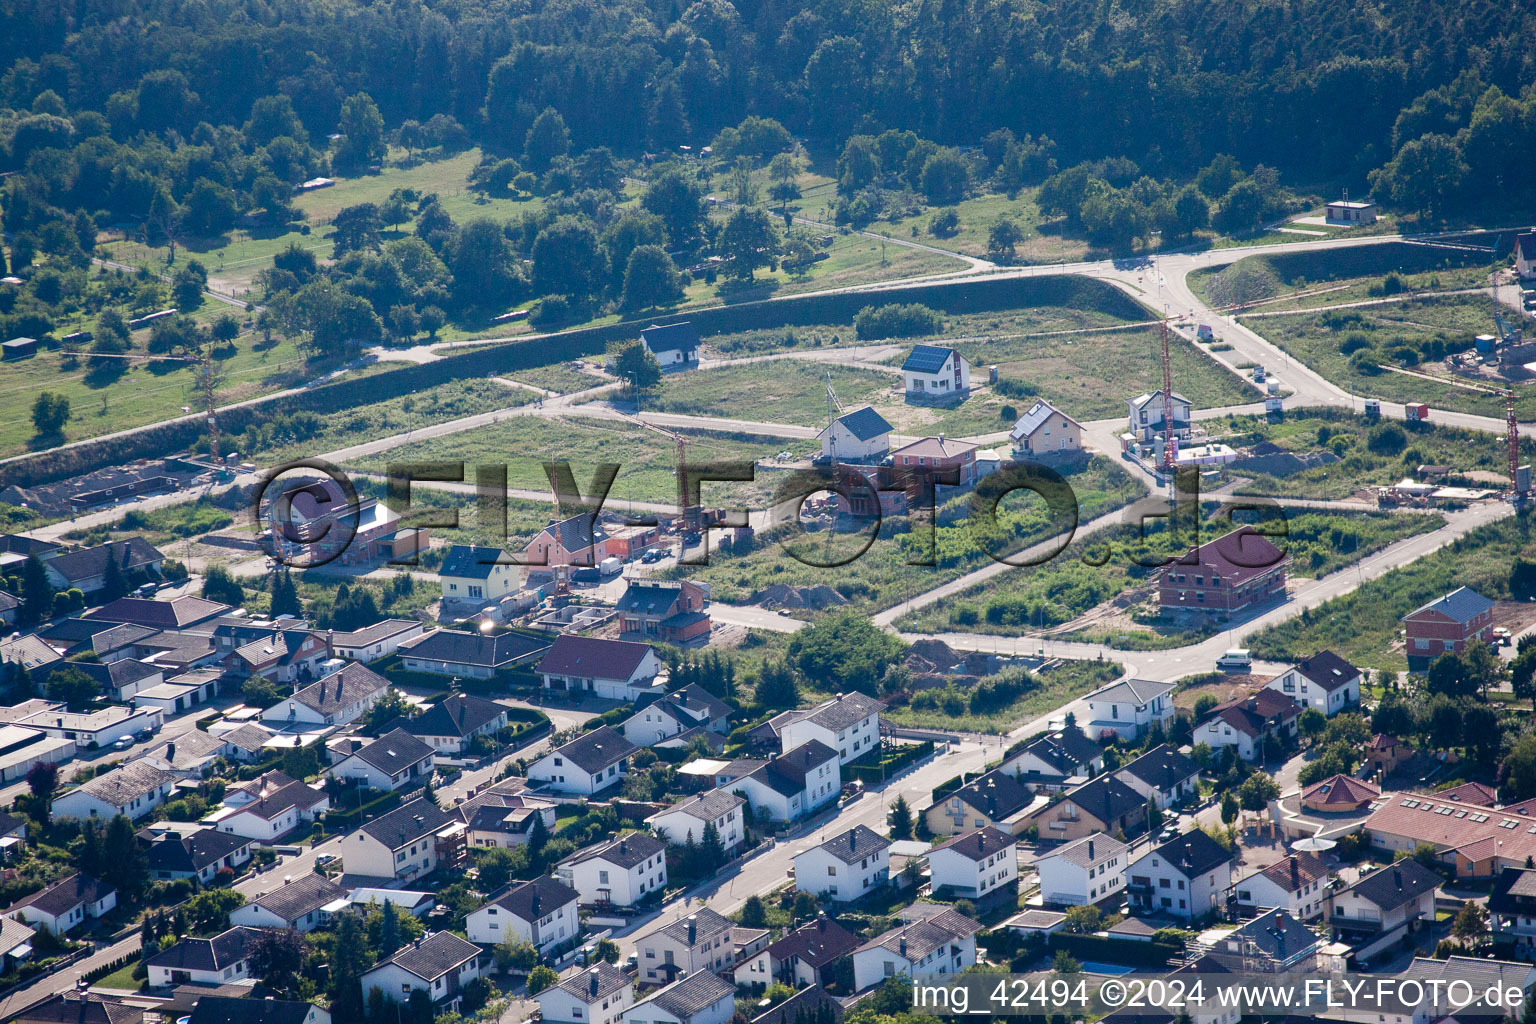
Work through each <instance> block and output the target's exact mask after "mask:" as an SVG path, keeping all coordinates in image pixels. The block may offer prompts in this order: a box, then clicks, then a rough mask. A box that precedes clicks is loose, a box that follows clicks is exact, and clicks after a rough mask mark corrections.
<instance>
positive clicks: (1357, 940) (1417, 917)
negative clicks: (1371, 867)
mask: <svg viewBox="0 0 1536 1024" xmlns="http://www.w3.org/2000/svg"><path fill="white" fill-rule="evenodd" d="M1442 884H1443V883H1442V880H1441V878H1440V876H1439V875H1438V874H1436V873H1435V872H1433V871H1431V870H1430V869H1429V868H1426V867H1424V866H1423V865H1422V864H1420V863H1419V862H1418V861H1416V860H1414V859H1413V858H1412V857H1409V858H1407V859H1405V860H1400V861H1398V862H1397V863H1395V864H1388V865H1387V866H1386V867H1382V868H1377V869H1376V870H1375V871H1372V872H1371V873H1370V874H1368V875H1363V876H1362V877H1361V878H1360V879H1359V881H1357V882H1355V884H1354V885H1351V886H1349V887H1348V888H1347V889H1335V890H1329V892H1328V894H1327V899H1326V903H1327V914H1328V917H1327V923H1328V925H1329V926H1330V927H1331V928H1332V929H1333V937H1334V938H1335V939H1336V940H1338V941H1340V942H1348V943H1350V944H1351V945H1352V946H1354V947H1355V952H1354V956H1355V959H1356V960H1357V961H1358V962H1360V963H1362V964H1363V963H1364V962H1365V961H1367V960H1369V959H1371V958H1372V957H1374V956H1376V955H1377V954H1379V953H1382V952H1385V951H1387V950H1389V949H1392V948H1393V947H1395V946H1396V945H1397V944H1398V943H1399V942H1401V941H1403V940H1404V939H1407V938H1409V937H1410V936H1412V935H1414V934H1416V933H1417V932H1418V931H1419V930H1420V929H1421V928H1428V927H1432V926H1433V925H1434V922H1435V897H1436V895H1437V894H1438V892H1439V889H1440V886H1441V885H1442Z"/></svg>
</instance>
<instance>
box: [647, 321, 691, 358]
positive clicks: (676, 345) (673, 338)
mask: <svg viewBox="0 0 1536 1024" xmlns="http://www.w3.org/2000/svg"><path fill="white" fill-rule="evenodd" d="M640 340H641V341H643V342H645V346H646V348H648V349H650V350H651V351H652V352H673V351H678V352H684V353H689V352H694V351H696V350H697V349H698V347H699V332H698V331H697V330H695V329H694V326H693V324H692V323H690V322H689V321H687V320H684V321H682V322H681V323H675V324H652V325H651V326H649V327H647V328H646V329H645V330H643V331H641V332H640Z"/></svg>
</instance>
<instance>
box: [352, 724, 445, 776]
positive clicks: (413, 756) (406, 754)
mask: <svg viewBox="0 0 1536 1024" xmlns="http://www.w3.org/2000/svg"><path fill="white" fill-rule="evenodd" d="M352 756H353V757H356V758H358V759H360V760H363V761H366V762H368V763H369V764H371V765H373V766H374V767H375V768H377V769H378V770H379V771H381V772H384V773H386V774H389V775H395V774H398V773H399V772H403V771H405V770H406V769H407V768H409V767H410V766H411V765H413V764H416V763H417V762H418V761H422V760H425V759H426V758H429V757H431V756H432V748H431V747H430V746H428V745H427V744H425V743H423V742H422V741H421V740H419V739H417V738H416V737H415V736H412V735H411V734H410V733H408V732H406V731H405V730H404V729H396V730H394V731H393V732H387V733H385V734H384V735H383V736H380V737H379V738H378V739H376V740H374V741H373V742H372V743H370V744H368V745H367V746H366V747H363V748H362V749H360V750H356V751H354V752H353V753H352Z"/></svg>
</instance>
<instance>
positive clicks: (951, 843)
mask: <svg viewBox="0 0 1536 1024" xmlns="http://www.w3.org/2000/svg"><path fill="white" fill-rule="evenodd" d="M1018 845H1019V840H1018V837H1016V836H1011V835H1009V834H1008V833H1007V832H1004V831H1002V830H1001V829H995V828H993V827H992V826H991V825H988V826H987V827H986V828H980V829H977V830H976V831H975V832H967V833H965V834H964V835H958V836H954V837H952V838H950V839H946V840H945V841H944V842H942V843H937V844H935V845H934V847H933V848H932V849H931V850H929V851H928V852H929V853H930V854H933V853H937V852H938V851H940V850H949V851H950V852H952V853H958V854H959V855H960V856H962V857H964V858H965V859H967V860H972V861H979V860H983V859H984V858H987V857H990V856H992V855H993V854H994V853H998V852H1000V851H1002V850H1006V849H1008V848H1009V847H1013V846H1018Z"/></svg>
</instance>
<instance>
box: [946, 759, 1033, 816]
mask: <svg viewBox="0 0 1536 1024" xmlns="http://www.w3.org/2000/svg"><path fill="white" fill-rule="evenodd" d="M953 797H958V798H959V799H960V800H961V801H963V802H964V803H965V804H966V805H968V806H970V807H974V808H976V810H978V811H981V812H983V813H984V814H986V816H987V817H989V818H1006V817H1008V816H1010V815H1012V814H1016V813H1017V812H1019V811H1021V810H1023V809H1024V808H1026V807H1028V806H1029V804H1030V802H1031V801H1033V800H1034V798H1035V795H1034V793H1033V792H1032V791H1031V790H1030V788H1029V787H1028V786H1026V785H1025V784H1024V783H1023V782H1021V781H1019V779H1018V778H1017V777H1016V776H1014V775H1010V774H1009V773H1008V772H1005V771H1003V770H1002V769H1001V768H998V769H994V770H993V771H990V772H988V773H987V774H985V775H983V776H981V777H980V778H978V779H976V780H975V781H973V782H969V783H967V784H966V785H964V786H961V787H960V788H959V789H957V790H955V791H954V792H953V793H951V794H949V796H948V797H946V798H945V799H946V800H947V799H950V798H953Z"/></svg>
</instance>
